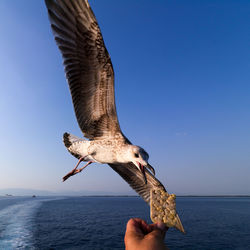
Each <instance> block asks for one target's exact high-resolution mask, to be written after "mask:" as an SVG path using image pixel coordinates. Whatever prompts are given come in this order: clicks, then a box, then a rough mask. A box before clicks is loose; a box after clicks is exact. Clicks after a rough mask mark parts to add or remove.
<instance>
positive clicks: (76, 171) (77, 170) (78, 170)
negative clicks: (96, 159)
mask: <svg viewBox="0 0 250 250" xmlns="http://www.w3.org/2000/svg"><path fill="white" fill-rule="evenodd" d="M91 163H93V161H88V162H87V164H86V165H84V166H83V167H81V168H79V169H76V170H75V174H77V173H81V172H82V171H83V169H84V168H86V167H87V166H88V165H90V164H91Z"/></svg>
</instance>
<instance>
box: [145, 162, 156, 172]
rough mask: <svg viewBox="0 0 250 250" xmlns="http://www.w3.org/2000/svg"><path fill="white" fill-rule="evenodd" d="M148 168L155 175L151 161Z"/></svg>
mask: <svg viewBox="0 0 250 250" xmlns="http://www.w3.org/2000/svg"><path fill="white" fill-rule="evenodd" d="M146 168H147V169H149V170H150V172H151V173H152V174H153V175H155V169H154V168H153V167H152V166H151V165H150V164H149V163H148V164H147V166H146Z"/></svg>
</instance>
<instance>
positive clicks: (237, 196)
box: [0, 194, 250, 198]
mask: <svg viewBox="0 0 250 250" xmlns="http://www.w3.org/2000/svg"><path fill="white" fill-rule="evenodd" d="M0 197H6V198H11V197H32V195H0ZM33 197H34V196H33ZM36 197H140V196H139V195H61V194H60V195H56V194H55V195H36ZM176 197H183V198H234V197H235V198H241V197H242V198H244V197H245V198H250V195H176Z"/></svg>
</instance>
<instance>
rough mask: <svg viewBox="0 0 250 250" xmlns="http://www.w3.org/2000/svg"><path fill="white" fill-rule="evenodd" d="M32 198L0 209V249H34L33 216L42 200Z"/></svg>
mask: <svg viewBox="0 0 250 250" xmlns="http://www.w3.org/2000/svg"><path fill="white" fill-rule="evenodd" d="M49 200H55V199H41V200H40V199H32V200H28V201H25V202H22V203H18V204H15V205H12V206H8V207H6V208H4V209H3V210H0V249H4V250H9V249H35V248H34V244H33V232H32V231H33V218H34V215H35V212H36V211H37V209H38V208H39V207H40V206H41V204H42V203H43V202H44V201H49Z"/></svg>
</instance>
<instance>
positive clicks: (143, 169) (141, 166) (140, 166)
mask: <svg viewBox="0 0 250 250" xmlns="http://www.w3.org/2000/svg"><path fill="white" fill-rule="evenodd" d="M136 163H137V164H138V165H139V168H140V170H141V172H142V175H143V178H144V181H145V184H147V177H146V173H145V167H144V166H143V165H142V164H141V163H140V162H138V161H137V162H136Z"/></svg>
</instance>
